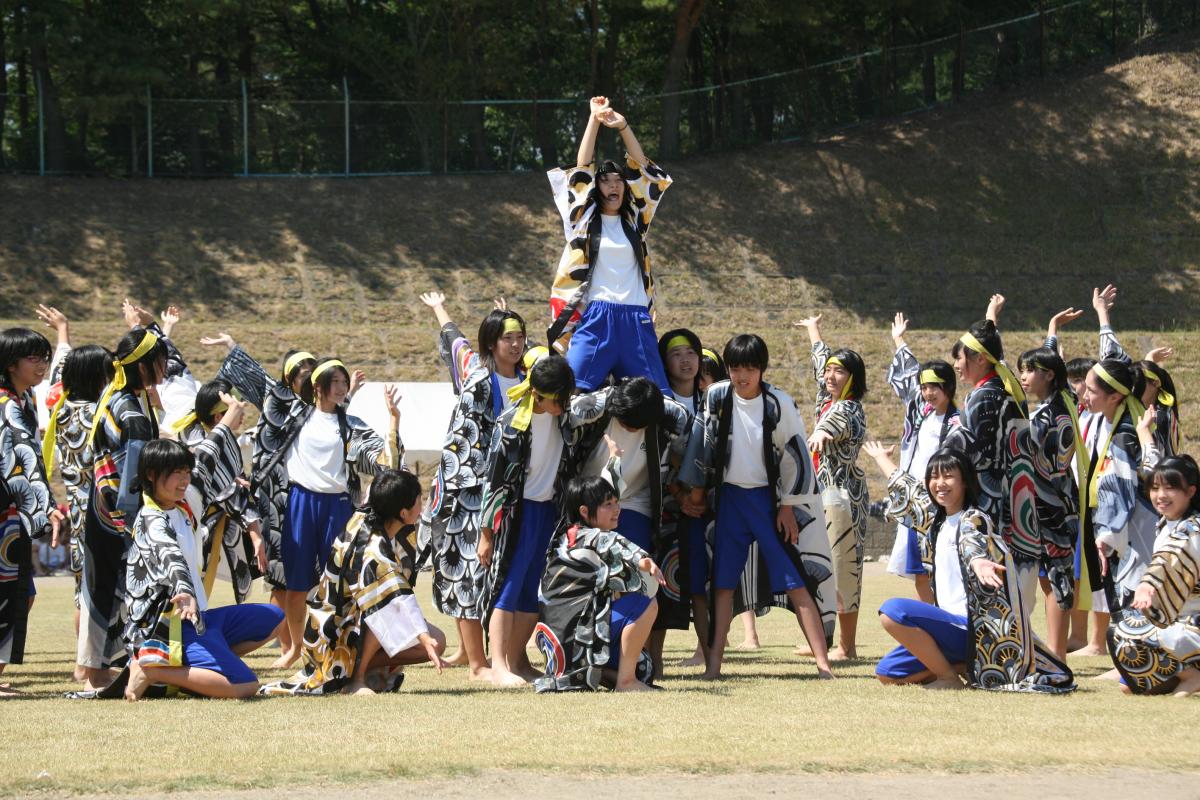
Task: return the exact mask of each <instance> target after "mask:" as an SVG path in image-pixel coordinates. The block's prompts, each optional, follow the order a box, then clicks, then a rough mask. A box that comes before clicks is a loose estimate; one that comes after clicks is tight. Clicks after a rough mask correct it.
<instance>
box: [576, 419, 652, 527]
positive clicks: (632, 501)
mask: <svg viewBox="0 0 1200 800" xmlns="http://www.w3.org/2000/svg"><path fill="white" fill-rule="evenodd" d="M605 432H606V433H607V434H608V435H609V436H611V437H612V440H613V441H614V442H616V443H617V447H619V448H621V449H622V450H624V451H625V454H624V455H622V456H621V479H622V480H623V481H624V482H625V491H624V492H623V493H622V494H621V497H620V500H621V510H622V511H625V510H628V511H636V512H638V513H639V514H643V515H645V516H647V517H648V516H650V476H649V472H648V471H647V469H646V432H645V431H644V430H640V431H627V430H625V428H624V427H622V426H621V423H619V422H617V421H616V420H615V419H613V420H609V423H608V430H607V431H605ZM606 464H608V444H607V443H606V442H605V441H604V440H603V439H601V440H600V443H599V444H597V445H596V449H595V450H593V451H592V453H591V455H590V456H588V461H587V465H586V466H585V467H584V470H583V474H584V475H600V476H602V477H603V476H604V467H605V465H606Z"/></svg>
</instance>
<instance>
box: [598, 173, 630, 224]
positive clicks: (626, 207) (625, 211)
mask: <svg viewBox="0 0 1200 800" xmlns="http://www.w3.org/2000/svg"><path fill="white" fill-rule="evenodd" d="M609 174H614V175H619V176H620V177H621V180H622V181H624V183H625V190H624V191H623V192H622V193H621V208H620V209H619V211H618V213H619V214H620V215H621V216H623V217H624V216H629V215H632V214H633V192H631V191H630V190H629V178H630V176H629V170H627V169H626V168H625V167H623V166H622V165H620V164H618V163H617V162H616V161H613V160H612V159H606V160H605V161H603V162H601V163H600V167H599V169H597V170H596V182H595V184H594V185H593V186H592V201H593V202H594V203H595V204H596V206H597V208H599V206H600V176H601V175H609ZM600 224H601V220H600V214H599V213H597V214H596V216H595V218H594V219H593V220H592V225H600Z"/></svg>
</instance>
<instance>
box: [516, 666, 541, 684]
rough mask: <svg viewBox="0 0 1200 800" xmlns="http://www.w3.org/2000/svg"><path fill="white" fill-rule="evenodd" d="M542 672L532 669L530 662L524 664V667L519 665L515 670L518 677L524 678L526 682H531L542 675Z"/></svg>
mask: <svg viewBox="0 0 1200 800" xmlns="http://www.w3.org/2000/svg"><path fill="white" fill-rule="evenodd" d="M542 674H543V673H541V672H538V671H537V670H536V669H534V668H533V665H532V664H530V665H526V666H524V667H520V668H519V669H518V670H517V676H518V677H520V678H521V679H522V680H524V681H525V682H526V683H533V682H534V681H536V680H537V679H538V678H540V677H542Z"/></svg>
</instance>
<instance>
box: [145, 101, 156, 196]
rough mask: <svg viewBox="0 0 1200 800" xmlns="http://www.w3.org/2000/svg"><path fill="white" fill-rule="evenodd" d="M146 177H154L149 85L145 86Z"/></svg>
mask: <svg viewBox="0 0 1200 800" xmlns="http://www.w3.org/2000/svg"><path fill="white" fill-rule="evenodd" d="M146 177H147V178H153V177H154V106H153V104H152V101H151V97H150V86H149V84H147V86H146Z"/></svg>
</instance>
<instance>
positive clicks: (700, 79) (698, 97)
mask: <svg viewBox="0 0 1200 800" xmlns="http://www.w3.org/2000/svg"><path fill="white" fill-rule="evenodd" d="M688 61H689V62H690V63H691V65H692V88H693V89H696V88H699V87H701V86H703V85H704V42H703V41H702V37H701V35H700V28H699V26H697V27H696V30H695V31H693V32H692V42H691V46H690V52H689V55H688ZM711 114H712V98H711V97H710V96H709V95H708V94H705V93H701V92H695V93H694V94H692V95H691V96H690V97H689V100H688V125H689V127H691V129H692V136H694V137H695V141H696V143H697V145H698V146H699V148H700V151H701V152H707V151H708V150H711V149H712V126H711V124H710V121H711V119H712V117H711Z"/></svg>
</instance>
